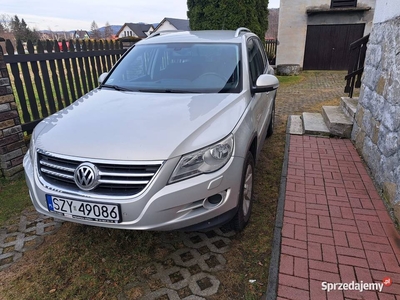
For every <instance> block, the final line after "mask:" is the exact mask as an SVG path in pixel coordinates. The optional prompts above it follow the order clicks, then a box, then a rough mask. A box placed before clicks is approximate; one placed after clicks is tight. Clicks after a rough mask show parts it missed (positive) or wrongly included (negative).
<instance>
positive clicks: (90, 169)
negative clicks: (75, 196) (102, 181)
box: [74, 162, 99, 191]
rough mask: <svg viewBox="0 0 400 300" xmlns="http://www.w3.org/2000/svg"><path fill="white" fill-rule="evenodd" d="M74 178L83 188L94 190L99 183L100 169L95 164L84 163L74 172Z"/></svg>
mask: <svg viewBox="0 0 400 300" xmlns="http://www.w3.org/2000/svg"><path fill="white" fill-rule="evenodd" d="M74 180H75V183H76V185H77V186H78V187H79V188H80V189H81V190H84V191H90V190H93V189H94V188H95V187H96V186H97V185H98V184H99V170H98V169H97V167H96V166H95V165H94V164H91V163H86V162H85V163H82V164H80V165H79V166H78V167H77V168H76V170H75V172H74Z"/></svg>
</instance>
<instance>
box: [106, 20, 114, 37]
mask: <svg viewBox="0 0 400 300" xmlns="http://www.w3.org/2000/svg"><path fill="white" fill-rule="evenodd" d="M113 34H114V32H113V30H112V28H111V25H110V23H108V22H107V23H106V26H105V28H104V38H105V39H111V38H112V35H113Z"/></svg>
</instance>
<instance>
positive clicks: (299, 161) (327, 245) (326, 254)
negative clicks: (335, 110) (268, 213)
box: [277, 136, 400, 300]
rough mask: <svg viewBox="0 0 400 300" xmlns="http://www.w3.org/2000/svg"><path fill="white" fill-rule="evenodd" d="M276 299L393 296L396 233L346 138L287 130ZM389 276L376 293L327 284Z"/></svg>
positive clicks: (399, 290)
mask: <svg viewBox="0 0 400 300" xmlns="http://www.w3.org/2000/svg"><path fill="white" fill-rule="evenodd" d="M288 159H289V163H288V173H287V184H286V196H285V206H284V220H283V228H282V243H281V254H280V267H279V284H278V297H277V299H296V300H297V299H300V300H301V299H318V300H320V299H321V300H322V299H393V300H396V299H397V300H399V299H400V265H399V263H400V235H399V234H398V232H397V231H396V230H395V228H394V225H393V222H392V220H391V219H390V217H389V215H388V213H387V210H386V208H385V206H384V204H383V202H382V199H381V198H380V196H379V195H378V193H377V191H376V189H375V187H374V184H373V182H372V180H371V178H370V176H369V175H368V173H367V171H366V169H365V167H364V165H363V163H362V162H361V159H360V157H359V155H358V153H357V151H356V150H355V148H354V146H353V145H352V143H351V141H350V140H345V139H329V138H318V137H310V136H291V137H290V148H289V158H288ZM385 277H390V278H391V279H392V281H393V283H392V285H391V286H389V287H386V286H385V287H383V290H382V292H376V291H363V292H358V291H339V290H336V291H331V292H329V293H328V292H326V291H324V290H322V282H324V281H325V282H328V283H340V282H342V283H351V282H352V281H354V282H357V283H361V281H363V282H364V283H373V282H377V283H381V282H382V280H383V279H384V278H385Z"/></svg>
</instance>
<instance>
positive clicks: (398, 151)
mask: <svg viewBox="0 0 400 300" xmlns="http://www.w3.org/2000/svg"><path fill="white" fill-rule="evenodd" d="M395 2H396V1H391V2H389V1H387V0H377V3H376V11H377V13H376V15H375V17H374V25H373V29H372V32H371V36H370V40H369V43H368V46H367V47H368V48H367V53H366V61H365V69H364V75H363V80H362V86H361V92H360V97H359V104H358V107H357V113H356V121H355V124H354V126H353V132H352V139H353V140H354V142H355V144H356V147H357V149H358V151H359V152H360V153H361V154H362V156H363V158H364V160H365V161H366V163H367V164H368V166H369V167H370V169H371V171H372V174H373V176H374V179H375V181H376V183H377V185H378V186H379V187H380V188H381V190H382V191H383V196H384V199H385V200H386V201H387V203H388V204H389V207H390V208H391V209H392V212H393V214H394V215H395V216H396V217H397V219H398V220H400V117H399V116H400V54H399V53H400V47H399V45H400V34H399V32H400V6H399V5H398V4H397V5H395V4H394V3H395Z"/></svg>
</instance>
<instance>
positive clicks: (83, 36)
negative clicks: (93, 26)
mask: <svg viewBox="0 0 400 300" xmlns="http://www.w3.org/2000/svg"><path fill="white" fill-rule="evenodd" d="M72 38H73V39H79V40H87V39H90V35H89V32H87V31H86V30H76V31H75V32H74V35H73V37H72Z"/></svg>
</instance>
